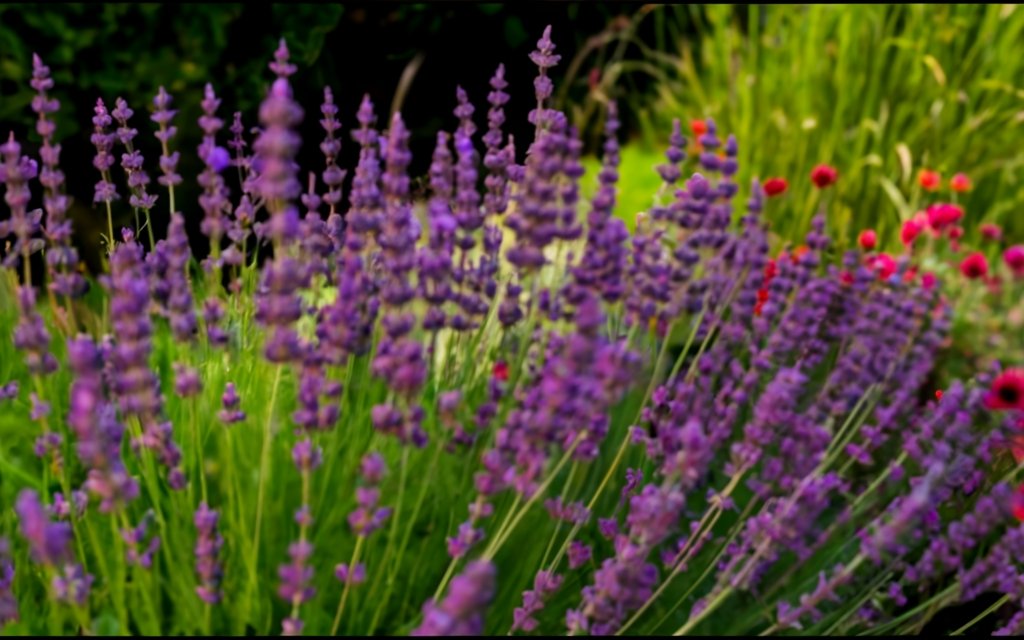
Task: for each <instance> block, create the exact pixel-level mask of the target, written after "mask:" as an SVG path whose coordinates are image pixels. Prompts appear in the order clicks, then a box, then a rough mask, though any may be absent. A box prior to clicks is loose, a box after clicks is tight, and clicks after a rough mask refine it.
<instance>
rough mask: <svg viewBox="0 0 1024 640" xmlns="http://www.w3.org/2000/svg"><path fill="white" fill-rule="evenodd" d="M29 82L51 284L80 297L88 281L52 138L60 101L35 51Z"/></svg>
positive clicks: (54, 288)
mask: <svg viewBox="0 0 1024 640" xmlns="http://www.w3.org/2000/svg"><path fill="white" fill-rule="evenodd" d="M29 84H30V85H31V86H32V88H33V89H35V91H36V95H35V97H34V98H33V99H32V110H33V111H34V112H36V114H38V116H39V120H38V121H37V122H36V133H38V134H39V136H40V137H41V138H42V139H43V145H42V147H41V148H40V149H39V158H40V159H41V160H42V163H43V166H42V169H40V171H39V183H40V184H42V185H43V188H44V189H45V192H44V194H43V207H44V208H45V209H46V236H47V239H48V241H49V247H48V248H47V252H46V267H47V272H48V274H49V278H50V288H51V290H52V291H53V292H54V293H56V294H58V295H62V296H69V297H78V296H80V295H82V294H83V293H84V292H85V290H86V287H87V284H86V282H85V278H83V277H82V275H81V274H80V273H78V272H77V270H76V269H77V267H78V251H77V250H76V249H75V248H74V247H73V246H71V221H70V220H68V219H67V217H66V215H67V210H68V206H69V205H70V200H69V199H68V197H67V195H65V194H64V173H63V172H62V171H61V170H60V152H61V146H60V145H59V144H56V143H55V142H54V140H53V134H54V132H55V131H56V129H57V125H56V123H54V122H53V121H52V120H50V115H51V114H54V113H56V112H57V111H58V110H59V109H60V102H58V101H57V99H56V98H51V97H50V96H49V94H48V93H47V92H48V91H49V90H50V89H52V88H53V80H52V79H51V78H50V68H49V67H47V66H46V65H44V64H43V61H42V60H41V59H40V58H39V56H38V55H36V54H32V79H31V80H30V81H29Z"/></svg>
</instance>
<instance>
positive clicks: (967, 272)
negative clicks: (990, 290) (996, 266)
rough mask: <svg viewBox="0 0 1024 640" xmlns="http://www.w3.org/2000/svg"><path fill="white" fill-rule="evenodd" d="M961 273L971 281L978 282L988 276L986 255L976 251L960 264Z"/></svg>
mask: <svg viewBox="0 0 1024 640" xmlns="http://www.w3.org/2000/svg"><path fill="white" fill-rule="evenodd" d="M960 273H962V274H964V277H966V278H968V279H970V280H976V279H978V278H983V277H985V276H986V275H988V260H987V259H985V254H984V253H981V252H980V251H975V252H974V253H972V254H971V255H969V256H967V257H966V258H964V260H963V262H961V263H960Z"/></svg>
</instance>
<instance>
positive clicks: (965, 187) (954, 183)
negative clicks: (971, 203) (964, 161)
mask: <svg viewBox="0 0 1024 640" xmlns="http://www.w3.org/2000/svg"><path fill="white" fill-rule="evenodd" d="M949 188H950V189H952V190H953V191H959V192H960V193H963V192H964V191H970V190H971V179H970V178H968V177H967V174H966V173H958V174H956V175H955V176H953V177H952V178H950V180H949Z"/></svg>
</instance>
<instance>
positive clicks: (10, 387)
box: [0, 380, 19, 400]
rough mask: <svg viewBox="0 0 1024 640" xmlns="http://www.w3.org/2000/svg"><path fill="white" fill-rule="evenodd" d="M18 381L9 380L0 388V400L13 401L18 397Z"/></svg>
mask: <svg viewBox="0 0 1024 640" xmlns="http://www.w3.org/2000/svg"><path fill="white" fill-rule="evenodd" d="M18 389H19V386H18V381H17V380H11V381H10V382H8V383H7V384H4V385H2V386H0V400H13V399H14V398H17V397H18Z"/></svg>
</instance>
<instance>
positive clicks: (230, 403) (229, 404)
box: [217, 382, 245, 425]
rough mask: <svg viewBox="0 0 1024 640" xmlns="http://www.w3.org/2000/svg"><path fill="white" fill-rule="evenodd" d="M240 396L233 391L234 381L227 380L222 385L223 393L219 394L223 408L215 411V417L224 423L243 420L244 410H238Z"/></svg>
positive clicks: (230, 423)
mask: <svg viewBox="0 0 1024 640" xmlns="http://www.w3.org/2000/svg"><path fill="white" fill-rule="evenodd" d="M240 403H241V398H239V397H238V392H237V391H235V383H234V382H229V383H227V384H226V385H225V386H224V395H222V396H221V404H223V405H224V408H223V409H222V410H221V411H219V412H218V413H217V417H218V418H219V419H220V421H221V422H223V423H224V424H226V425H232V424H235V423H237V422H241V421H243V420H245V412H244V411H242V410H240V409H239V408H238V407H239V404H240Z"/></svg>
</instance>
